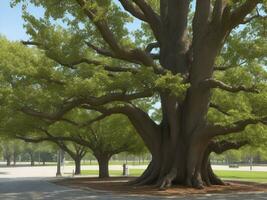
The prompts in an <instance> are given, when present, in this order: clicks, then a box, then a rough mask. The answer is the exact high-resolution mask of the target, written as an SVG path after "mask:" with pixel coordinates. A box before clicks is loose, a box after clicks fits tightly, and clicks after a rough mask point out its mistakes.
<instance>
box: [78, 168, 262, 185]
mask: <svg viewBox="0 0 267 200" xmlns="http://www.w3.org/2000/svg"><path fill="white" fill-rule="evenodd" d="M143 171H144V170H142V169H130V175H131V176H140V175H141V174H142V172H143ZM215 173H216V174H217V175H218V176H219V177H220V178H222V179H226V180H240V181H252V182H260V183H267V172H253V171H252V172H250V171H227V170H219V171H215ZM82 175H96V176H97V175H98V170H83V171H82ZM110 175H111V176H121V175H122V172H121V171H120V170H110Z"/></svg>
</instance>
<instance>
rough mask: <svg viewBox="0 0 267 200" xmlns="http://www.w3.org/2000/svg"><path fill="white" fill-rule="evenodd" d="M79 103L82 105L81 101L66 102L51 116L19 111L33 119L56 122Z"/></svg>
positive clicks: (28, 109) (25, 108) (42, 113)
mask: <svg viewBox="0 0 267 200" xmlns="http://www.w3.org/2000/svg"><path fill="white" fill-rule="evenodd" d="M81 103H83V100H81V99H77V100H73V101H67V102H66V103H64V104H63V105H61V107H60V108H59V109H58V110H57V112H55V113H53V114H51V113H45V112H40V111H36V110H34V109H31V108H28V107H24V108H22V109H21V111H22V112H23V113H25V114H27V115H31V116H34V117H38V118H42V119H48V120H50V121H58V120H61V119H62V118H63V116H64V114H65V113H67V112H69V111H70V110H72V109H73V108H75V107H77V106H79V105H80V104H81Z"/></svg>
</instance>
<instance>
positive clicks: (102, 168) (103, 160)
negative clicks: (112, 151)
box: [95, 155, 111, 178]
mask: <svg viewBox="0 0 267 200" xmlns="http://www.w3.org/2000/svg"><path fill="white" fill-rule="evenodd" d="M95 157H96V159H97V161H98V166H99V178H108V177H109V167H108V164H109V160H110V158H111V156H109V155H97V156H95Z"/></svg>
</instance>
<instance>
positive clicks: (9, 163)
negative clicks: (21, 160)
mask: <svg viewBox="0 0 267 200" xmlns="http://www.w3.org/2000/svg"><path fill="white" fill-rule="evenodd" d="M10 165H11V156H7V157H6V166H8V167H9V166H10Z"/></svg>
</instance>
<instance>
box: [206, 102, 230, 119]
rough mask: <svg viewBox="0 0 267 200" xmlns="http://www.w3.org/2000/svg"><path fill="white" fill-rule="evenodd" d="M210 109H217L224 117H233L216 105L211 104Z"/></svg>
mask: <svg viewBox="0 0 267 200" xmlns="http://www.w3.org/2000/svg"><path fill="white" fill-rule="evenodd" d="M210 107H211V108H214V109H216V110H217V111H219V112H221V113H222V114H224V115H227V116H231V115H230V114H229V113H228V112H226V111H224V110H223V109H222V108H221V107H220V106H219V105H217V104H215V103H210Z"/></svg>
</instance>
